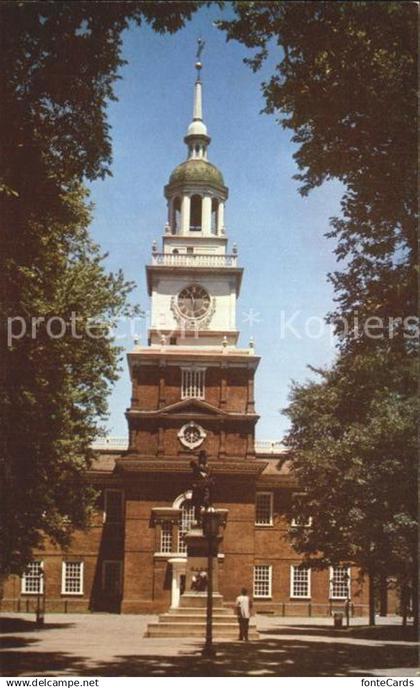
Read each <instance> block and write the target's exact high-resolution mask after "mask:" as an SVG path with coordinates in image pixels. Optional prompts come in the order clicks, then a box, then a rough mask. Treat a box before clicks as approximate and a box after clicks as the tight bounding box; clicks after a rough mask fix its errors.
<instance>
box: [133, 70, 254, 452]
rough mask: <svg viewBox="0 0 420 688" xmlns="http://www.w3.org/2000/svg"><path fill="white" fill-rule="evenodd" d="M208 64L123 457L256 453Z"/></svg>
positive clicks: (157, 274) (139, 354) (154, 264)
mask: <svg viewBox="0 0 420 688" xmlns="http://www.w3.org/2000/svg"><path fill="white" fill-rule="evenodd" d="M201 68H202V65H201V62H197V63H196V69H197V78H196V81H195V85H194V104H193V118H192V122H191V124H190V125H189V126H188V129H187V132H186V136H185V138H184V141H185V144H186V146H187V159H186V160H185V161H184V162H182V163H181V164H179V165H178V166H177V167H176V168H175V169H174V171H173V172H172V174H171V175H170V177H169V181H168V184H167V185H166V186H165V189H164V192H165V197H166V200H167V206H168V215H167V222H166V224H165V229H164V234H163V237H162V246H161V248H158V246H157V244H156V242H154V243H153V246H152V256H151V264H150V265H147V267H146V274H147V286H148V292H149V296H150V297H151V324H150V330H149V336H148V342H147V346H138V345H137V346H136V347H135V349H134V351H133V352H132V353H130V354H129V355H128V361H129V367H130V374H131V381H132V399H131V407H130V408H129V409H128V410H127V413H126V416H127V420H128V425H129V451H128V455H127V456H126V457H125V459H124V460H123V461H122V462H121V463H125V465H127V463H126V462H127V461H130V460H134V458H136V460H140V461H142V460H154V461H159V462H160V461H164V462H176V461H177V460H185V459H186V458H190V459H191V456H192V454H194V453H196V452H197V451H198V450H199V449H204V450H206V452H207V454H208V456H209V460H210V462H212V461H229V460H235V461H237V460H238V459H239V460H245V459H249V458H252V457H254V456H255V450H254V430H255V424H256V422H257V420H258V416H257V415H256V413H255V408H254V374H255V370H256V368H257V365H258V362H259V358H258V357H257V356H255V354H254V348H253V344H252V343H251V344H250V346H249V348H246V349H240V348H238V346H237V342H238V336H239V333H238V330H237V327H236V302H237V298H238V296H239V291H240V287H241V280H242V273H243V270H242V268H240V267H238V265H237V262H238V255H237V249H236V246H233V248H232V249H231V250H230V251H229V250H228V237H227V233H226V228H225V223H224V209H225V203H226V201H227V198H228V189H227V187H226V185H225V182H224V179H223V175H222V173H221V172H220V171H219V169H218V168H217V167H216V166H215V165H213V164H212V163H211V162H209V160H208V147H209V144H210V136H209V135H208V133H207V127H206V125H205V124H204V121H203V109H202V82H201V78H200V71H201Z"/></svg>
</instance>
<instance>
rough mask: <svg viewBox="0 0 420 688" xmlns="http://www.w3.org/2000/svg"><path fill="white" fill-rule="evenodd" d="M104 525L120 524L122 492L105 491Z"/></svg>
mask: <svg viewBox="0 0 420 688" xmlns="http://www.w3.org/2000/svg"><path fill="white" fill-rule="evenodd" d="M104 520H105V523H121V521H122V520H123V492H122V490H105V509H104Z"/></svg>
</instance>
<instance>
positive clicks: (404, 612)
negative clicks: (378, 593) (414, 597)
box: [400, 581, 408, 626]
mask: <svg viewBox="0 0 420 688" xmlns="http://www.w3.org/2000/svg"><path fill="white" fill-rule="evenodd" d="M407 592H408V591H407V583H406V582H405V581H404V582H403V583H402V584H401V592H400V595H401V600H400V603H401V617H402V620H401V624H402V626H407V601H408V599H407V598H408V594H407Z"/></svg>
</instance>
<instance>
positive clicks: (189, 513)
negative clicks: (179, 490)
mask: <svg viewBox="0 0 420 688" xmlns="http://www.w3.org/2000/svg"><path fill="white" fill-rule="evenodd" d="M193 521H194V507H193V505H192V504H191V500H190V499H186V500H185V501H184V502H183V503H182V505H181V524H180V527H179V531H178V552H179V553H180V554H185V553H186V551H187V546H186V544H185V539H184V537H185V533H187V532H188V531H189V530H190V528H191V525H192V523H193Z"/></svg>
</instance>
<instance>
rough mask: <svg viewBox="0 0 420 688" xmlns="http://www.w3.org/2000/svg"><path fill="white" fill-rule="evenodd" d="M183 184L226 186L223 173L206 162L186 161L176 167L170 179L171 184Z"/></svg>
mask: <svg viewBox="0 0 420 688" xmlns="http://www.w3.org/2000/svg"><path fill="white" fill-rule="evenodd" d="M182 182H203V183H206V184H213V185H215V186H224V185H225V182H224V180H223V175H222V173H221V172H219V170H218V169H217V167H215V166H214V165H212V164H211V163H210V162H207V161H206V160H186V161H185V162H182V163H181V164H180V165H178V167H175V169H174V171H173V172H172V174H171V176H170V177H169V184H180V183H182Z"/></svg>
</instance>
